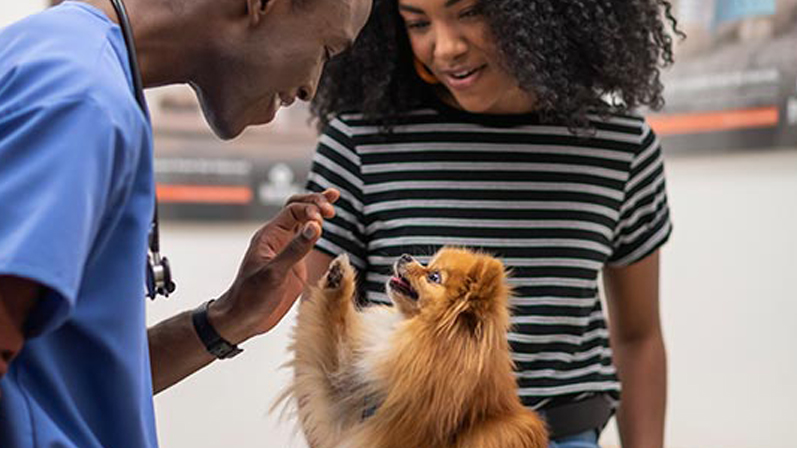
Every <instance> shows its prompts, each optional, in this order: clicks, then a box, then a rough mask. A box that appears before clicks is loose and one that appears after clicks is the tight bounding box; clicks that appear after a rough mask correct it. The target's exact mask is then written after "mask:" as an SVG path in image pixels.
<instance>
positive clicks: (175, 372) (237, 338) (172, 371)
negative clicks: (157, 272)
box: [148, 300, 254, 394]
mask: <svg viewBox="0 0 797 449" xmlns="http://www.w3.org/2000/svg"><path fill="white" fill-rule="evenodd" d="M221 302H222V301H221V300H219V301H215V302H213V304H211V306H210V308H209V309H208V321H209V322H210V325H211V326H213V328H214V329H215V330H216V332H218V334H219V335H220V336H221V337H222V338H224V339H225V340H227V341H228V342H230V343H232V344H235V345H237V344H240V343H242V342H244V341H246V340H248V339H249V338H251V337H252V336H253V335H254V332H253V331H252V330H251V329H249V327H248V326H245V325H243V323H244V321H245V320H244V319H242V318H240V317H237V316H235V314H234V313H232V312H230V311H229V310H228V309H227V308H225V307H224V305H223V304H221ZM191 314H192V311H190V310H189V311H187V312H183V313H180V314H178V315H175V316H173V317H172V318H169V319H167V320H165V321H162V322H161V323H159V324H157V325H155V326H153V327H151V328H150V329H149V331H148V338H149V356H150V363H151V365H152V389H153V390H154V392H155V394H157V393H160V392H161V391H163V390H165V389H167V388H169V387H171V386H172V385H174V384H176V383H178V382H180V381H181V380H183V379H185V378H186V377H188V376H190V375H191V374H193V373H195V372H196V371H198V370H200V369H202V368H204V367H205V366H207V365H209V364H210V363H211V362H213V361H214V360H215V357H214V356H213V355H211V354H210V353H209V352H208V351H207V348H205V345H204V344H203V343H202V340H200V338H199V335H197V333H196V329H194V322H193V320H192V319H191Z"/></svg>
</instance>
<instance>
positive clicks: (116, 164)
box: [0, 2, 157, 447]
mask: <svg viewBox="0 0 797 449" xmlns="http://www.w3.org/2000/svg"><path fill="white" fill-rule="evenodd" d="M131 85H132V83H131V76H130V70H129V67H128V64H127V52H126V48H125V44H124V39H123V38H122V34H121V31H120V29H119V27H118V26H117V25H115V24H114V23H113V22H111V21H110V20H109V19H108V18H107V17H106V16H105V15H104V14H103V13H102V12H101V11H99V10H97V9H95V8H93V7H91V6H88V5H86V4H83V3H78V2H67V3H64V4H62V5H60V6H58V7H55V8H52V9H49V10H46V11H43V12H41V13H39V14H36V15H33V16H31V17H29V18H27V19H24V20H22V21H20V22H17V23H16V24H13V25H11V26H8V27H7V28H4V29H2V30H0V275H13V276H19V277H23V278H28V279H32V280H34V281H36V282H37V283H39V284H41V285H43V286H44V287H46V289H47V292H46V293H45V294H44V296H43V297H42V298H40V300H39V301H38V302H37V305H36V307H35V309H34V311H33V315H32V317H31V322H30V326H31V329H30V330H31V331H32V332H34V334H35V335H37V336H36V337H34V338H32V339H30V340H28V342H27V344H26V345H25V347H24V348H23V350H22V352H21V353H20V355H19V357H18V358H17V359H16V360H15V361H14V362H12V364H11V366H10V370H9V372H8V374H7V375H6V376H5V377H4V378H3V379H2V381H0V389H2V397H0V446H6V447H8V446H12V447H13V446H22V447H27V446H133V447H150V446H156V445H157V439H156V434H155V419H154V413H153V405H152V384H151V375H150V362H149V351H148V345H147V335H146V323H145V315H144V313H145V309H144V307H145V303H144V281H145V279H144V276H145V271H144V267H145V261H146V248H147V232H148V229H149V223H150V220H151V218H152V214H153V207H154V182H153V173H152V131H151V125H150V123H149V118H148V116H147V114H145V113H144V112H143V111H141V109H140V108H139V107H138V105H137V103H136V102H135V98H134V97H133V94H132V88H131Z"/></svg>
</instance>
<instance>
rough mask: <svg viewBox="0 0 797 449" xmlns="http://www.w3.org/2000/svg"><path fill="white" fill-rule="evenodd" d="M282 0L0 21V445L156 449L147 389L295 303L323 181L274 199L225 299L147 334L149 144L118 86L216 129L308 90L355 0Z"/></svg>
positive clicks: (151, 199)
mask: <svg viewBox="0 0 797 449" xmlns="http://www.w3.org/2000/svg"><path fill="white" fill-rule="evenodd" d="M294 1H295V0H233V1H226V2H219V1H217V0H192V1H190V2H184V1H181V0H165V1H164V0H157V1H152V0H127V2H126V3H127V7H128V10H129V15H127V14H124V12H123V11H124V5H119V4H115V5H114V4H112V3H111V2H110V1H106V0H92V1H86V2H76V1H72V2H66V3H64V4H62V5H59V6H57V7H55V8H52V9H49V10H47V11H44V12H41V13H39V14H36V15H33V16H31V17H29V18H26V19H23V20H22V21H20V22H17V23H15V24H12V25H10V26H8V27H7V28H4V29H2V30H0V446H3V447H9V446H10V447H14V446H21V447H30V446H46V447H52V446H82V447H89V446H113V447H118V446H120V447H151V446H156V445H157V437H156V429H155V420H154V415H153V405H152V398H153V393H154V392H159V391H162V390H164V389H166V388H168V387H169V386H171V385H173V384H175V383H176V382H178V381H180V380H181V379H183V378H185V377H186V376H188V375H190V374H191V373H193V372H195V371H197V370H198V369H200V368H202V367H204V366H205V365H207V364H209V363H210V362H212V361H213V360H215V359H216V358H230V357H232V356H235V355H237V354H238V353H240V349H239V348H238V347H237V345H238V344H239V343H241V342H243V341H245V340H247V339H249V338H251V337H253V336H256V335H259V334H263V333H265V332H267V331H268V330H270V329H271V328H272V327H273V326H274V325H276V324H277V322H278V321H279V320H280V319H281V318H282V316H283V315H284V313H285V312H286V311H287V310H288V309H289V308H290V306H291V304H292V303H293V301H294V300H295V299H296V298H297V296H298V294H299V293H300V291H301V288H302V286H303V282H304V273H305V269H304V265H303V263H304V262H303V258H304V256H305V255H306V254H307V253H308V251H310V249H311V248H312V247H313V244H314V243H315V241H316V240H317V239H318V238H319V236H320V229H321V224H322V222H323V221H324V219H326V218H330V217H332V215H334V210H333V207H332V203H333V202H334V201H336V200H337V192H336V191H334V190H330V191H327V192H324V193H319V194H313V195H301V196H297V197H294V198H292V199H291V200H290V201H289V204H288V205H286V207H285V209H284V210H283V211H282V212H281V213H280V214H279V215H278V216H277V217H276V218H275V219H274V220H272V221H271V222H270V223H267V224H266V225H265V226H264V227H263V228H262V229H261V230H260V231H259V232H258V233H257V234H256V235H255V237H254V239H253V240H252V242H251V246H250V249H249V251H248V252H247V254H246V256H245V257H244V261H243V263H242V266H241V270H240V272H239V275H238V277H237V278H236V279H235V280H234V281H233V282H232V285H231V287H230V288H229V290H228V291H227V292H225V293H223V294H222V295H221V296H219V297H218V299H217V300H216V301H213V302H211V301H209V302H205V303H204V304H203V305H202V306H200V307H199V308H197V309H196V310H194V311H193V312H191V311H189V312H184V313H181V314H179V315H177V316H175V317H173V318H171V319H169V320H167V321H165V322H164V323H161V324H159V325H157V326H155V327H154V328H152V329H150V330H149V331H147V329H146V326H145V301H144V297H145V283H146V280H145V267H146V262H147V248H148V236H149V234H150V228H151V225H152V223H153V215H154V211H155V207H154V206H155V189H154V181H153V154H152V152H153V143H152V126H151V123H150V119H149V114H148V112H147V109H146V105H145V104H144V103H143V101H140V89H136V88H135V87H136V85H137V78H138V77H139V76H140V78H141V79H143V85H144V86H156V85H164V84H174V83H191V85H192V86H193V87H194V88H195V90H196V91H197V92H198V94H199V98H200V100H201V103H202V105H203V110H204V111H205V114H206V117H207V118H208V121H209V123H210V124H211V126H212V127H213V129H214V131H215V132H216V133H217V134H218V135H219V136H220V137H222V138H233V137H235V136H237V135H238V134H240V132H242V131H243V130H244V129H245V128H246V127H247V126H249V125H252V124H258V123H265V122H268V121H270V120H271V119H273V117H274V114H275V113H276V110H277V109H278V107H279V105H280V103H290V102H292V101H293V100H294V99H295V98H299V99H302V100H309V99H310V98H311V97H312V95H313V93H314V90H315V85H316V83H317V79H318V76H319V73H320V71H321V67H322V65H323V63H324V62H325V61H326V60H327V58H329V57H330V56H332V55H334V53H336V52H337V51H340V50H342V49H343V48H344V47H345V46H346V45H348V43H349V42H351V41H352V40H353V39H354V38H355V36H356V34H357V33H358V31H359V30H360V28H361V27H362V26H363V24H364V22H365V20H366V17H367V16H368V12H369V10H370V0H340V1H336V2H324V1H320V0H310V1H307V2H303V3H302V7H301V8H298V7H295V5H293V4H292V2H294ZM330 17H334V18H335V20H334V21H333V23H334V25H333V26H330V25H329V24H328V23H327V20H328V19H329V18H330ZM123 18H127V19H129V23H125V20H123ZM120 24H121V25H122V26H120ZM130 24H132V25H130ZM130 26H132V29H131V28H129V27H130ZM135 48H137V49H138V51H135V50H134V49H135ZM136 61H140V66H139V64H137V62H136ZM139 67H140V73H139V71H138V68H139ZM206 299H208V298H205V299H202V300H203V301H204V300H206Z"/></svg>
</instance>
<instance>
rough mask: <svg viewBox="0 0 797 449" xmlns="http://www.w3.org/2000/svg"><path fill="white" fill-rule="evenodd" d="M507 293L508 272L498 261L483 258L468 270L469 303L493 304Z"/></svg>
mask: <svg viewBox="0 0 797 449" xmlns="http://www.w3.org/2000/svg"><path fill="white" fill-rule="evenodd" d="M506 293H507V286H506V271H505V270H504V265H503V264H502V263H501V261H499V260H498V259H494V258H492V257H487V256H482V257H479V260H478V261H476V263H475V264H473V266H472V267H471V268H470V269H469V270H468V292H467V294H466V299H467V300H468V302H471V303H477V302H484V301H486V302H493V301H495V299H496V297H497V296H501V295H505V294H506Z"/></svg>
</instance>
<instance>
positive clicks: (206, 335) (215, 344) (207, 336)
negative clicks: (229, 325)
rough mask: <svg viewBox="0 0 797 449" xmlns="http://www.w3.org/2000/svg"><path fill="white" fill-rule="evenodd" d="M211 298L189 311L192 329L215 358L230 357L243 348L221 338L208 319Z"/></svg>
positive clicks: (240, 351)
mask: <svg viewBox="0 0 797 449" xmlns="http://www.w3.org/2000/svg"><path fill="white" fill-rule="evenodd" d="M213 301H214V300H213V299H211V300H210V301H207V302H205V303H204V304H202V305H201V306H199V307H197V308H196V309H194V311H193V312H192V313H191V321H193V322H194V330H196V334H197V335H198V336H199V339H200V340H202V343H203V344H204V345H205V348H206V349H207V351H208V352H209V353H210V354H212V355H213V356H214V357H216V358H217V359H231V358H233V357H235V356H237V355H238V354H240V353H242V352H243V349H241V348H239V347H238V346H236V345H234V344H232V343H230V342H229V341H227V340H225V339H224V338H222V336H221V335H219V333H218V332H216V329H215V328H214V327H213V325H212V324H210V320H208V308H209V307H210V304H211V303H213Z"/></svg>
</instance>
